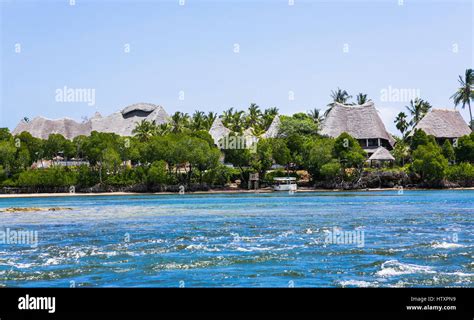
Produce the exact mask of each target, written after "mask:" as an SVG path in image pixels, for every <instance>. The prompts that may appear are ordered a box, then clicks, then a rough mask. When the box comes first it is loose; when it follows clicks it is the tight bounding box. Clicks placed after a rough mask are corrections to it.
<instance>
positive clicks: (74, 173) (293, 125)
mask: <svg viewBox="0 0 474 320" xmlns="http://www.w3.org/2000/svg"><path fill="white" fill-rule="evenodd" d="M469 70H470V69H469ZM473 79H474V76H473V74H472V70H471V71H469V72H468V71H466V79H462V78H461V77H460V84H461V87H460V88H459V90H458V91H457V93H456V94H455V95H454V96H453V100H454V101H455V104H462V105H463V107H464V106H465V105H467V106H468V107H469V108H470V100H471V99H473V98H474V95H472V93H471V92H466V90H465V83H466V82H467V83H468V84H469V86H471V87H472V81H474V80H473ZM350 98H351V96H350V95H349V94H348V93H347V92H346V91H345V90H341V89H338V90H336V91H333V92H332V99H333V102H331V103H330V104H329V105H328V107H329V108H328V109H329V110H330V109H331V108H332V106H333V105H334V103H335V102H339V103H346V104H352V105H355V104H354V103H349V102H348V100H349V99H350ZM356 99H357V104H363V103H365V102H367V101H370V99H368V98H367V95H366V94H362V93H359V94H358V95H357V96H356ZM430 108H431V105H430V104H429V103H428V102H426V101H425V100H422V99H415V100H413V101H411V102H410V105H409V106H407V111H408V112H409V115H407V114H405V113H404V112H401V113H400V114H398V116H397V118H396V119H395V123H396V126H397V128H398V129H399V131H400V133H401V137H400V138H398V137H395V138H396V144H395V147H394V150H392V154H393V156H394V157H395V159H396V160H395V163H394V164H393V165H392V166H390V167H388V166H386V165H385V166H384V165H382V167H381V168H376V169H373V168H369V167H368V164H367V162H366V159H367V155H366V153H365V151H364V150H363V149H362V148H361V146H360V145H359V142H358V141H357V140H356V139H354V138H353V137H351V136H350V135H349V134H347V133H343V134H341V135H340V136H339V137H337V138H329V137H325V136H321V135H320V123H321V121H322V120H323V118H324V116H323V115H322V114H321V113H320V111H319V110H318V109H313V110H311V111H310V112H309V113H308V114H306V113H296V114H293V115H292V116H285V115H281V116H280V121H281V125H280V130H279V133H278V136H277V137H275V138H268V139H265V138H263V137H262V135H263V133H265V131H266V130H268V128H269V127H270V125H271V123H272V121H273V119H274V117H275V116H276V115H277V114H278V109H276V108H269V109H266V110H264V111H261V110H260V108H259V106H257V105H256V104H251V105H250V107H249V108H248V110H247V111H239V110H234V109H233V108H231V109H229V110H226V111H224V113H223V114H222V115H221V120H222V122H223V124H224V125H225V126H226V127H227V128H229V129H231V130H232V132H233V133H232V134H231V136H235V137H240V136H242V134H245V132H248V131H249V130H250V132H251V133H252V134H253V135H254V136H257V137H259V140H258V142H257V143H256V145H253V146H251V148H245V149H238V148H235V149H223V150H220V149H219V148H218V147H217V146H216V145H215V144H214V141H213V139H212V137H211V136H210V135H209V133H208V131H209V129H210V127H211V125H212V123H213V122H214V120H215V119H216V117H217V114H215V113H212V112H210V113H208V114H205V113H204V112H201V111H196V112H195V113H194V114H193V115H192V116H189V115H188V114H185V113H181V112H176V113H175V114H173V115H172V117H171V121H170V122H169V123H167V124H162V125H157V124H155V123H153V122H147V121H142V122H141V123H139V124H138V125H137V127H136V128H135V130H134V131H133V134H134V135H133V136H132V137H122V136H118V135H116V134H113V133H101V132H92V134H91V135H90V136H78V137H76V138H74V139H73V140H68V139H66V138H64V137H63V136H61V135H59V134H51V135H50V136H49V137H48V139H46V140H42V139H38V138H35V137H33V136H31V134H29V133H28V132H22V133H21V134H19V135H16V136H13V135H12V134H10V132H9V131H8V129H0V186H1V187H33V188H34V187H38V188H39V187H42V188H45V187H47V188H58V187H72V186H74V188H78V189H79V190H85V189H87V188H92V187H95V186H102V187H104V186H105V187H107V186H108V187H128V186H134V185H141V186H144V188H142V190H162V188H161V189H160V187H161V186H179V185H183V186H191V185H193V184H198V185H206V186H209V187H216V186H225V185H226V184H228V183H231V182H232V183H234V182H239V181H240V186H241V187H246V186H247V181H248V179H249V174H250V173H259V177H260V182H261V184H262V183H263V184H265V183H266V184H269V183H271V181H272V179H273V177H275V176H278V175H279V176H281V175H292V176H296V177H298V178H301V179H302V180H304V179H305V178H306V177H308V178H309V179H308V181H307V184H308V185H309V186H312V185H315V184H316V183H317V182H323V183H327V184H326V185H328V186H335V185H338V184H339V183H341V184H342V183H351V184H352V186H353V187H358V182H359V181H360V180H361V179H362V177H363V176H364V174H368V173H369V174H373V173H374V172H385V173H388V174H393V175H395V176H396V175H397V174H403V175H404V176H408V177H409V181H410V183H411V184H420V185H424V186H442V185H443V182H447V181H449V182H453V183H457V184H458V185H463V186H473V185H474V166H473V162H474V133H471V134H470V135H466V136H463V137H461V138H459V139H458V140H457V141H454V143H453V141H450V140H446V141H441V142H439V141H438V142H437V141H436V140H435V139H434V137H432V136H428V135H427V134H426V133H424V132H423V131H421V130H413V128H414V127H415V125H416V124H417V123H418V122H419V121H420V120H421V118H422V117H423V116H424V115H425V114H426V113H427V112H428V111H429V110H430ZM59 157H61V159H64V160H71V159H81V160H84V161H87V162H88V164H85V163H83V164H79V165H76V166H67V167H64V166H60V165H54V163H55V162H54V161H53V165H52V166H50V167H49V168H36V167H38V166H39V167H43V164H45V163H49V162H51V160H57V159H59ZM223 163H225V165H224V164H223ZM231 165H232V166H231ZM275 168H277V169H276V170H275ZM278 168H279V169H278ZM400 183H402V184H403V183H406V181H405V182H403V181H400Z"/></svg>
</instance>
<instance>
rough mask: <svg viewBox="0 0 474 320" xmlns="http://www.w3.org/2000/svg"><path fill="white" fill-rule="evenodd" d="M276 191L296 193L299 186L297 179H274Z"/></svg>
mask: <svg viewBox="0 0 474 320" xmlns="http://www.w3.org/2000/svg"><path fill="white" fill-rule="evenodd" d="M273 181H274V185H273V190H275V191H296V190H297V189H298V186H297V184H296V178H295V177H277V178H273Z"/></svg>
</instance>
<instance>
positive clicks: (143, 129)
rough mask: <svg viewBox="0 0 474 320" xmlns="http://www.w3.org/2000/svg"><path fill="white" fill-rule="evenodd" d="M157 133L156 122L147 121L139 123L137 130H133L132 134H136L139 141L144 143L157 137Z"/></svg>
mask: <svg viewBox="0 0 474 320" xmlns="http://www.w3.org/2000/svg"><path fill="white" fill-rule="evenodd" d="M156 132H157V126H156V121H155V120H153V121H148V120H145V119H144V120H142V121H140V122H139V123H137V125H136V126H135V128H134V129H133V130H132V134H134V135H135V136H136V137H137V138H138V140H140V141H142V142H145V141H148V140H150V138H151V137H152V136H153V135H155V134H156Z"/></svg>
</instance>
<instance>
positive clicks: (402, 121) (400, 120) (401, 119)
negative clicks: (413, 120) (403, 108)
mask: <svg viewBox="0 0 474 320" xmlns="http://www.w3.org/2000/svg"><path fill="white" fill-rule="evenodd" d="M394 123H395V126H396V127H397V129H398V130H399V131H400V132H401V134H402V136H403V137H405V131H407V129H408V127H409V126H410V125H409V123H408V121H407V115H406V114H405V112H400V113H399V114H398V115H397V117H396V118H395V121H394Z"/></svg>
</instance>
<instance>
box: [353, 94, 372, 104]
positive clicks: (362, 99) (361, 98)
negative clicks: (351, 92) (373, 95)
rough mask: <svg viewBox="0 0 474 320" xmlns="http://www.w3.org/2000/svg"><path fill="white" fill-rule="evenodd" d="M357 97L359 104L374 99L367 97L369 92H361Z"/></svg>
mask: <svg viewBox="0 0 474 320" xmlns="http://www.w3.org/2000/svg"><path fill="white" fill-rule="evenodd" d="M356 99H357V104H358V105H362V104H364V103H367V102H369V101H372V99H367V94H365V93H359V94H358V95H357V96H356Z"/></svg>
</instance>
